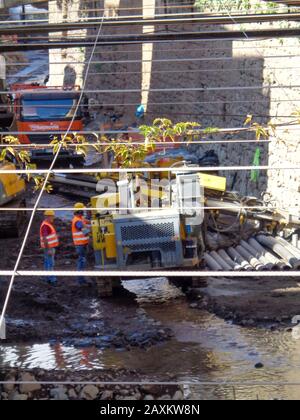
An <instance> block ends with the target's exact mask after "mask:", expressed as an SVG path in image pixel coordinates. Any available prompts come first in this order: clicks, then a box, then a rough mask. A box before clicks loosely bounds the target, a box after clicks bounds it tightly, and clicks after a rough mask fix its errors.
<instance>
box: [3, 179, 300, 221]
mask: <svg viewBox="0 0 300 420" xmlns="http://www.w3.org/2000/svg"><path fill="white" fill-rule="evenodd" d="M103 181H105V179H103ZM49 182H51V178H50V181H49ZM95 189H96V184H95ZM95 192H96V190H95ZM100 195H101V194H100ZM180 208H181V209H182V210H206V211H215V210H218V211H221V210H232V206H227V207H226V206H222V207H220V206H217V207H214V206H207V207H206V206H203V207H201V206H197V207H196V206H194V207H186V206H184V207H180ZM240 209H241V210H255V211H257V212H261V211H264V210H269V211H271V210H272V211H287V210H291V209H294V210H298V207H296V206H295V207H290V206H289V207H277V206H243V205H241V206H240ZM47 210H53V211H56V212H59V211H63V212H65V211H74V207H40V208H37V209H36V212H37V211H40V212H44V211H47ZM82 210H83V211H98V212H105V211H107V212H121V211H127V212H129V211H130V212H132V211H134V212H135V213H138V212H140V213H142V212H145V211H159V210H170V211H171V210H178V208H176V207H175V208H174V207H143V206H142V207H134V208H133V207H100V206H99V207H85V208H83V209H82ZM1 211H3V212H7V211H8V212H13V213H17V212H21V213H22V212H24V211H30V212H31V211H33V207H22V208H16V207H1V208H0V212H1Z"/></svg>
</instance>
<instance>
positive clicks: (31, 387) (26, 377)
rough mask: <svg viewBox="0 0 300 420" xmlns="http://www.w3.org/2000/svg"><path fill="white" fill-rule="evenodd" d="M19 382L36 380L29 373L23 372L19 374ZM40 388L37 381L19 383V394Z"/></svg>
mask: <svg viewBox="0 0 300 420" xmlns="http://www.w3.org/2000/svg"><path fill="white" fill-rule="evenodd" d="M21 382H36V379H35V377H34V376H33V375H31V373H27V372H26V373H23V374H22V375H21ZM40 389H41V385H40V384H39V383H37V382H36V383H30V384H26V383H25V384H21V385H20V392H21V394H28V393H29V392H35V391H39V390H40Z"/></svg>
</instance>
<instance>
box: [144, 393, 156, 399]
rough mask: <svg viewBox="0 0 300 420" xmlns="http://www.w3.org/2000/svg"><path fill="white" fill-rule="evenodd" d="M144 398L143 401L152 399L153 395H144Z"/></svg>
mask: <svg viewBox="0 0 300 420" xmlns="http://www.w3.org/2000/svg"><path fill="white" fill-rule="evenodd" d="M144 400H145V401H153V400H154V397H153V396H152V395H150V394H149V395H146V396H145V397H144Z"/></svg>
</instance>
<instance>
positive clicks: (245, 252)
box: [236, 245, 264, 271]
mask: <svg viewBox="0 0 300 420" xmlns="http://www.w3.org/2000/svg"><path fill="white" fill-rule="evenodd" d="M236 250H237V251H238V252H239V253H240V254H241V255H242V256H243V257H244V258H246V260H247V261H248V262H249V264H250V265H252V267H253V268H255V270H257V271H258V270H263V269H264V266H263V265H262V263H261V262H260V261H258V259H257V258H255V257H254V255H252V254H251V253H250V252H249V251H248V250H247V249H246V248H244V247H243V246H242V245H238V246H237V247H236Z"/></svg>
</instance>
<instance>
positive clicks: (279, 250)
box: [256, 235, 300, 270]
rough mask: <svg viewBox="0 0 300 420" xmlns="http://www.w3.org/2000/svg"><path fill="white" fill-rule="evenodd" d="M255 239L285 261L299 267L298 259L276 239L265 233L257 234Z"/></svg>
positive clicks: (296, 267) (299, 261)
mask: <svg viewBox="0 0 300 420" xmlns="http://www.w3.org/2000/svg"><path fill="white" fill-rule="evenodd" d="M256 239H257V240H258V242H260V243H261V244H262V245H265V246H267V247H268V248H270V249H272V251H274V252H275V253H276V254H277V255H279V256H280V257H281V258H283V259H284V260H285V261H287V262H288V263H289V264H290V265H291V266H292V267H293V268H295V269H296V270H298V269H299V268H300V260H299V259H298V258H296V257H295V256H294V255H293V254H292V253H291V252H290V251H289V250H288V249H287V248H285V247H284V246H283V245H282V244H281V242H279V241H278V239H275V238H273V237H272V236H266V235H257V237H256Z"/></svg>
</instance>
